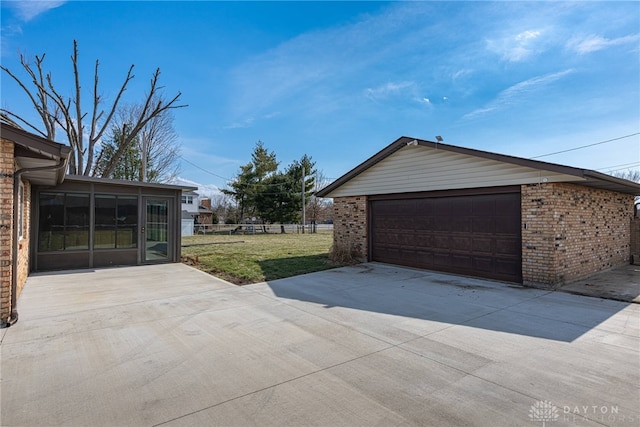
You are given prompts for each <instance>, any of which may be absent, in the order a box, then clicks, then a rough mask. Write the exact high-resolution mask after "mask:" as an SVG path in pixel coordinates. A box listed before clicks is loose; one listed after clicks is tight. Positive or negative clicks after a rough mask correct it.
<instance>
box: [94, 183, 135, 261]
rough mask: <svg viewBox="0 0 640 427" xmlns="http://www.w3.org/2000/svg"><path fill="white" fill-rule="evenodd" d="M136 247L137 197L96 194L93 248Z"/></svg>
mask: <svg viewBox="0 0 640 427" xmlns="http://www.w3.org/2000/svg"><path fill="white" fill-rule="evenodd" d="M137 247H138V198H137V197H136V196H115V195H110V194H96V196H95V234H94V236H93V248H94V249H115V248H118V249H125V248H137Z"/></svg>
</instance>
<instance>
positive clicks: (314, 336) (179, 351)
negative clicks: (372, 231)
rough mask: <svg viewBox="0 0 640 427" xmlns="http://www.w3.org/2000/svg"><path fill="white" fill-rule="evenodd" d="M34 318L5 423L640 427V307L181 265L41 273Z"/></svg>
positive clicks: (14, 333) (31, 308)
mask: <svg viewBox="0 0 640 427" xmlns="http://www.w3.org/2000/svg"><path fill="white" fill-rule="evenodd" d="M19 311H20V321H19V322H18V323H17V324H16V325H14V326H12V327H11V328H9V329H4V330H1V331H0V339H1V345H0V356H1V358H2V359H1V362H0V367H1V372H0V375H1V381H2V382H1V383H0V392H1V394H0V400H1V405H0V409H1V412H0V425H2V426H43V425H47V426H49V425H66V426H89V425H90V426H100V425H103V426H158V425H163V426H196V425H221V426H247V425H253V426H287V425H288V426H304V425H315V426H336V425H341V426H351V425H353V426H372V425H379V426H410V425H421V426H430V425H432V426H445V425H478V426H485V425H501V426H526V425H543V422H545V423H546V425H548V426H551V425H553V426H561V425H569V426H574V425H575V426H577V425H619V426H628V425H638V422H639V421H640V409H639V408H640V389H639V384H640V305H638V304H628V303H624V302H619V301H611V300H604V299H597V298H589V297H583V296H578V295H571V294H566V293H560V292H550V291H545V290H539V289H526V288H521V287H515V286H508V285H505V284H501V283H495V282H490V281H485V280H478V279H469V278H463V277H457V276H448V275H443V274H437V273H432V272H426V271H418V270H411V269H403V268H396V267H391V266H386V265H379V264H375V263H372V264H363V265H359V266H354V267H346V268H340V269H335V270H329V271H324V272H320V273H314V274H308V275H305V276H298V277H293V278H289V279H283V280H277V281H274V282H270V283H261V284H256V285H250V286H244V287H236V286H234V285H230V284H228V283H226V282H224V281H222V280H219V279H216V278H214V277H211V276H209V275H206V274H205V273H202V272H200V271H197V270H195V269H192V268H190V267H187V266H184V265H181V264H173V265H157V266H144V267H127V268H114V269H103V270H95V271H93V270H92V271H79V272H63V273H57V274H41V275H34V276H32V277H30V278H29V280H28V283H27V286H26V288H25V291H24V293H23V295H22V296H21V298H20V300H19ZM534 405H537V406H534ZM542 409H546V412H545V411H543V410H542Z"/></svg>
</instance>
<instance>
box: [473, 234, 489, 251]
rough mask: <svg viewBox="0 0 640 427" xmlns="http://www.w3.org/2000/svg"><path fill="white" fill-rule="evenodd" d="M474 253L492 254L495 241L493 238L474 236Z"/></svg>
mask: <svg viewBox="0 0 640 427" xmlns="http://www.w3.org/2000/svg"><path fill="white" fill-rule="evenodd" d="M472 250H473V252H480V253H491V252H493V239H492V238H491V237H476V236H473V245H472Z"/></svg>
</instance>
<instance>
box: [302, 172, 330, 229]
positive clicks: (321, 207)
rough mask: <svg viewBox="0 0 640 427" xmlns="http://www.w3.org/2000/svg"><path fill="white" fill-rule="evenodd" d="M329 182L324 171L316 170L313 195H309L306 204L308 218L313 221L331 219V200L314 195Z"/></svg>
mask: <svg viewBox="0 0 640 427" xmlns="http://www.w3.org/2000/svg"><path fill="white" fill-rule="evenodd" d="M330 183H331V182H330V180H329V179H328V178H327V177H326V176H325V174H324V172H322V171H317V172H316V175H315V181H314V187H313V195H312V196H311V199H310V200H309V204H308V206H307V214H308V216H309V220H310V221H312V222H314V223H319V222H325V221H328V220H332V219H333V214H332V213H333V209H332V208H333V202H332V201H331V199H324V198H322V197H317V196H316V195H315V194H316V193H317V192H318V191H320V190H321V189H323V188H324V187H326V186H327V185H329V184H330Z"/></svg>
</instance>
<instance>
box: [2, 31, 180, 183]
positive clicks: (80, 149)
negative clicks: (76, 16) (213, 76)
mask: <svg viewBox="0 0 640 427" xmlns="http://www.w3.org/2000/svg"><path fill="white" fill-rule="evenodd" d="M44 58H45V55H44V54H43V55H41V56H36V57H35V64H34V65H32V64H31V63H30V62H29V61H28V60H27V59H26V58H25V56H24V55H20V63H21V65H22V68H23V69H24V71H26V73H27V74H28V76H29V79H24V80H23V79H21V78H20V77H18V76H17V75H16V74H14V73H13V72H12V71H11V70H9V69H8V68H7V67H5V66H2V65H0V68H1V69H2V70H3V71H4V72H5V73H7V74H8V75H9V76H10V77H11V78H12V79H13V80H14V81H15V82H16V83H17V84H18V85H19V86H20V87H21V88H22V89H23V91H24V92H25V94H26V95H27V97H28V98H29V100H30V101H31V103H32V104H33V106H34V108H35V110H36V112H37V113H38V115H39V116H40V119H41V120H42V124H43V126H44V130H41V129H40V128H38V127H37V126H36V125H34V124H32V123H30V122H29V121H27V120H26V119H24V118H23V117H22V116H21V115H19V114H17V113H15V112H12V111H9V110H6V109H0V113H1V115H0V119H2V120H4V119H5V118H7V119H10V120H11V121H12V122H13V124H16V123H18V122H19V123H23V124H24V125H26V126H27V127H29V128H31V129H32V130H34V131H36V132H37V133H39V134H41V135H42V136H43V137H45V138H48V139H51V140H55V134H56V126H59V127H60V128H61V129H62V130H63V131H64V132H65V134H66V136H67V139H68V141H69V145H70V147H71V150H72V151H73V155H72V157H71V160H70V162H69V163H70V164H69V173H71V174H76V175H90V174H91V173H92V171H93V170H94V157H95V150H96V145H97V144H98V143H99V142H100V140H101V139H102V137H103V135H104V134H105V131H106V130H107V129H109V127H110V126H111V121H112V119H113V116H114V114H115V113H116V111H117V108H118V104H119V103H120V100H121V99H122V95H123V94H124V92H125V90H126V89H127V85H128V84H129V82H130V81H131V80H132V79H133V78H134V77H135V76H134V74H133V68H134V66H133V65H131V67H129V70H128V71H127V74H126V76H125V79H124V82H123V83H122V86H120V89H119V91H118V93H117V95H116V97H115V99H114V100H113V102H112V103H111V104H110V105H109V106H108V107H107V108H106V109H103V107H102V105H103V102H104V99H103V97H102V95H101V94H100V92H99V74H98V69H99V65H100V62H99V61H98V60H96V63H95V67H94V73H93V92H92V105H91V113H90V116H87V114H88V113H87V112H84V111H83V109H82V97H81V95H82V90H81V89H82V85H81V83H80V74H79V71H78V42H77V41H76V40H74V41H73V54H72V56H71V63H72V65H73V78H74V93H73V95H72V96H70V97H65V96H63V95H62V94H60V92H59V91H58V90H57V89H56V87H55V86H54V84H53V79H52V75H51V73H50V72H48V73H45V72H44V69H43V62H44ZM159 78H160V69H159V68H158V69H156V71H155V73H153V76H152V77H151V80H150V84H149V89H148V92H147V93H146V95H145V100H144V101H143V102H142V103H141V105H142V107H141V108H140V110H139V111H138V114H137V116H136V117H135V119H134V120H133V121H132V122H131V123H129V126H127V127H126V129H125V130H126V131H125V132H122V141H121V144H120V145H119V147H118V150H117V151H116V152H115V153H114V155H113V157H112V159H111V161H110V162H108V163H107V164H106V165H105V167H104V169H103V174H104V176H110V175H111V174H112V173H113V170H114V169H115V167H116V164H117V162H118V160H119V158H120V157H121V156H122V155H123V153H124V152H125V151H126V150H127V149H128V148H129V147H130V145H131V144H132V143H133V141H134V139H135V138H136V137H137V136H138V134H139V133H140V132H141V131H142V129H143V128H144V127H145V125H146V124H147V123H148V122H149V121H150V120H152V119H153V118H154V117H156V116H159V115H161V114H162V113H164V112H165V111H168V110H171V109H174V108H181V107H185V106H186V105H178V104H177V102H178V101H179V99H180V95H181V93H180V92H178V94H177V95H175V96H174V97H173V98H170V99H168V100H165V99H164V98H163V97H162V96H160V91H161V90H162V87H161V86H159V85H158V80H159ZM25 82H29V84H27V83H25ZM85 120H87V121H88V125H86V124H85ZM87 126H88V129H87V128H86V127H87ZM85 137H86V140H85Z"/></svg>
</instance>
